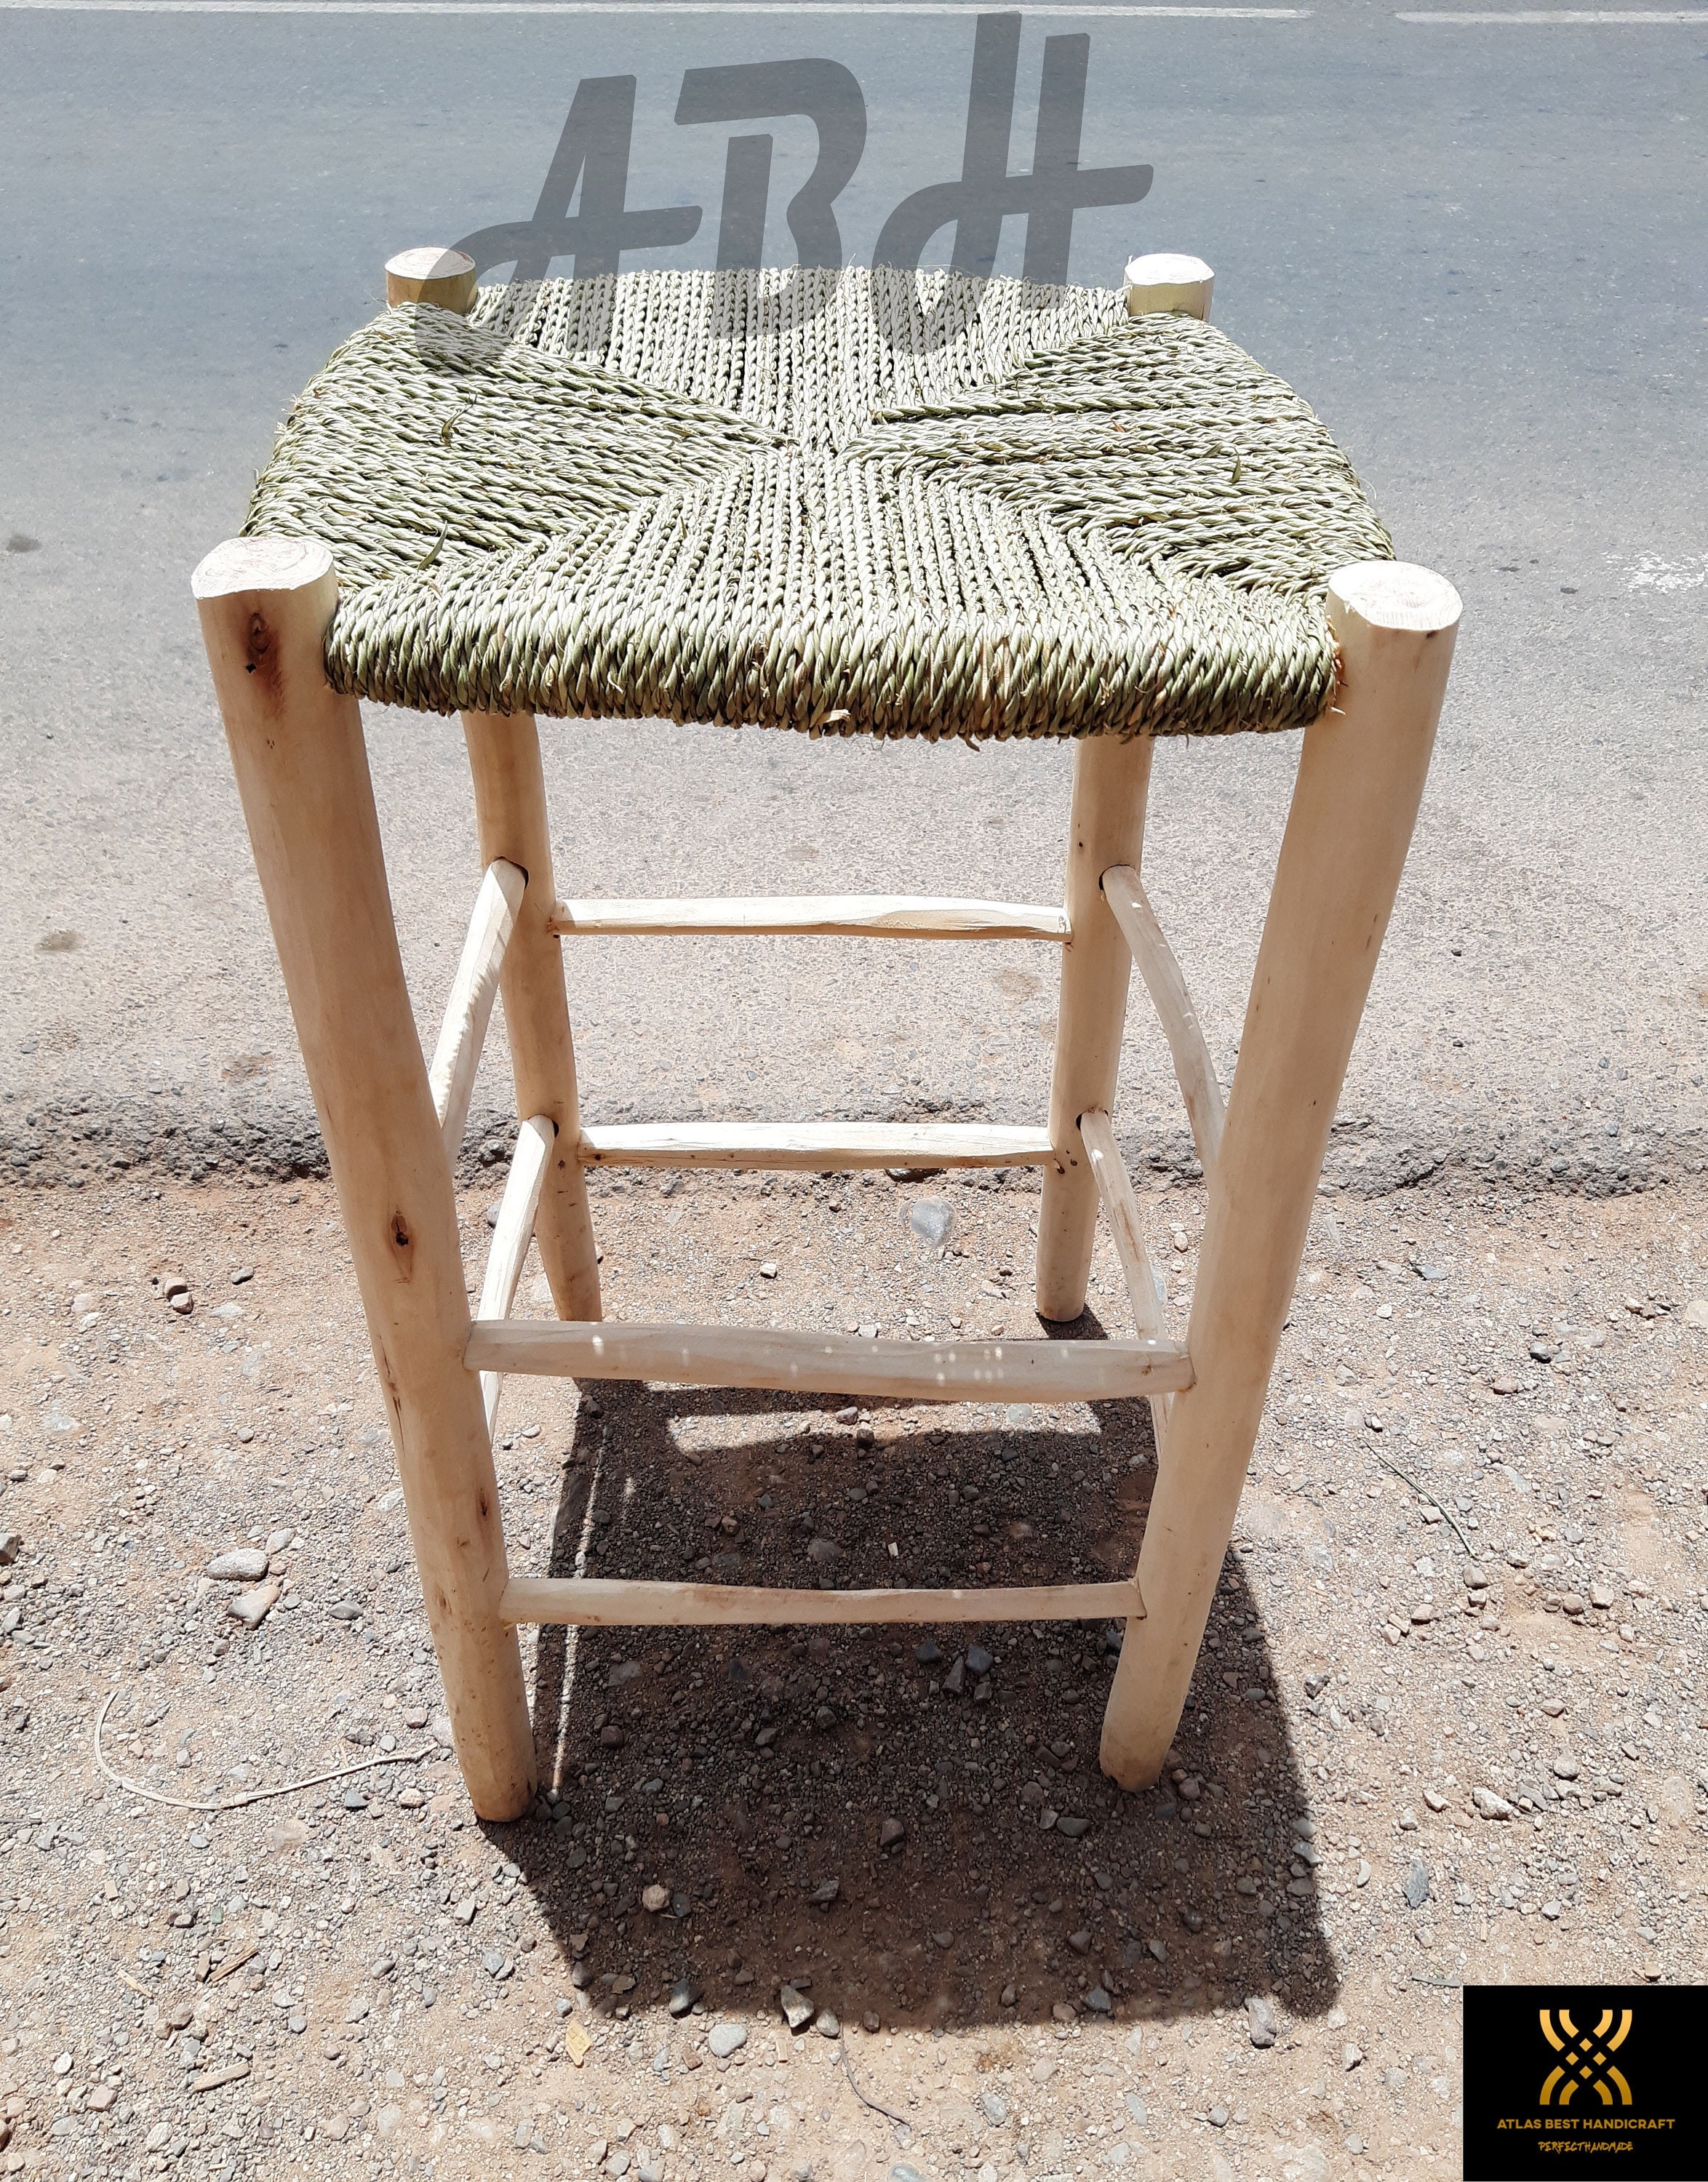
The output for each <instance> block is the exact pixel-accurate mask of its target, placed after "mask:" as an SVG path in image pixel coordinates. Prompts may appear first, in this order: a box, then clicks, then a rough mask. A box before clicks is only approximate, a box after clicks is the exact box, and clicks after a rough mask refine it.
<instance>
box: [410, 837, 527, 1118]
mask: <svg viewBox="0 0 1708 2182" xmlns="http://www.w3.org/2000/svg"><path fill="white" fill-rule="evenodd" d="M527 884H528V874H527V873H526V872H524V871H523V870H522V869H521V868H520V867H519V866H518V865H516V864H509V863H506V862H505V861H504V860H503V859H502V857H500V858H499V859H498V860H497V861H496V862H493V863H491V864H489V865H488V866H487V867H486V873H485V878H483V879H482V880H481V882H480V892H479V893H478V894H476V895H475V897H474V915H473V916H472V917H470V918H469V937H468V938H467V939H465V940H464V941H463V959H462V961H460V962H458V964H457V975H456V977H455V979H454V980H453V981H452V986H451V997H450V999H449V1000H447V1001H446V1004H445V1021H444V1023H443V1025H442V1026H441V1029H440V1032H439V1043H438V1044H437V1045H435V1047H434V1049H433V1061H432V1065H431V1066H430V1068H429V1069H428V1071H427V1082H428V1084H429V1086H430V1088H431V1090H432V1093H433V1110H434V1112H435V1114H437V1116H439V1126H440V1127H441V1130H442V1131H443V1132H444V1135H445V1149H446V1151H447V1152H449V1154H450V1155H451V1157H452V1160H455V1159H456V1157H457V1154H458V1153H459V1152H460V1151H461V1150H462V1149H463V1131H464V1130H465V1129H466V1128H467V1127H468V1126H469V1100H470V1099H472V1098H473V1097H474V1076H475V1072H476V1071H477V1070H478V1069H479V1067H480V1049H481V1047H482V1046H483V1045H484V1044H485V1043H486V1026H487V1024H488V1023H489V1022H491V1017H492V1003H493V1001H494V1000H496V997H497V994H498V972H499V969H500V967H501V966H502V963H503V961H504V950H505V949H506V948H507V946H508V945H509V944H510V934H511V933H512V932H513V930H514V929H515V927H516V912H517V911H518V909H519V908H520V907H521V906H522V895H523V893H524V889H526V887H527Z"/></svg>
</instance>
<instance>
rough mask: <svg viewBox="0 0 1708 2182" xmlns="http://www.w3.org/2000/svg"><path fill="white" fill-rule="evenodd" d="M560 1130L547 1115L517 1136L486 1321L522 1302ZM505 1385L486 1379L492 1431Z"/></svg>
mask: <svg viewBox="0 0 1708 2182" xmlns="http://www.w3.org/2000/svg"><path fill="white" fill-rule="evenodd" d="M556 1140H557V1130H556V1129H555V1128H554V1127H553V1126H552V1122H551V1121H549V1120H548V1119H547V1117H546V1116H545V1115H544V1114H535V1116H534V1117H533V1119H532V1120H531V1121H524V1123H523V1124H522V1127H521V1128H520V1130H519V1131H518V1133H517V1137H516V1149H515V1151H514V1153H513V1155H512V1157H511V1160H510V1172H509V1174H508V1176H507V1177H506V1179H505V1183H504V1194H503V1196H502V1198H501V1199H499V1201H498V1224H497V1226H496V1227H495V1228H494V1229H493V1230H492V1247H491V1249H490V1250H488V1252H487V1253H486V1277H485V1280H484V1281H482V1282H481V1284H480V1310H479V1311H478V1312H477V1313H476V1316H477V1318H480V1319H506V1318H508V1317H509V1315H510V1310H511V1306H512V1305H513V1304H514V1302H515V1300H516V1288H517V1283H518V1282H519V1281H520V1279H521V1277H522V1266H523V1263H524V1260H525V1259H526V1258H527V1255H528V1245H529V1243H530V1241H531V1240H532V1239H533V1235H534V1216H535V1214H536V1213H537V1212H538V1211H539V1210H540V1191H541V1185H542V1184H543V1183H544V1182H545V1180H546V1161H547V1160H549V1159H550V1158H551V1156H552V1144H554V1143H555V1142H556ZM503 1383H504V1382H503V1381H502V1379H501V1378H500V1376H499V1375H498V1374H497V1373H496V1371H483V1372H482V1373H481V1374H480V1393H481V1395H482V1397H483V1398H484V1399H485V1404H486V1429H487V1431H488V1432H491V1429H492V1426H493V1422H494V1421H495V1419H496V1416H497V1415H498V1393H499V1389H500V1387H502V1385H503Z"/></svg>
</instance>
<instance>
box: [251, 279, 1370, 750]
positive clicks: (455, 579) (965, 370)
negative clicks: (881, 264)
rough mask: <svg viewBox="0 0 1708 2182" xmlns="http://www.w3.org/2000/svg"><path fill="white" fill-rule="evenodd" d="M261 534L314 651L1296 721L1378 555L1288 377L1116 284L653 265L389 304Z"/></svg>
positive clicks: (419, 699)
mask: <svg viewBox="0 0 1708 2182" xmlns="http://www.w3.org/2000/svg"><path fill="white" fill-rule="evenodd" d="M246 530H247V533H248V534H252V535H258V536H259V535H271V536H275V537H276V536H281V535H282V536H295V537H312V538H318V539H319V540H323V541H324V543H325V544H326V545H327V546H329V547H330V549H331V551H332V553H333V555H334V557H335V561H336V563H337V566H338V569H339V574H340V580H341V599H340V603H339V607H338V612H337V615H336V617H335V620H334V622H333V624H332V627H331V629H330V634H329V637H328V642H327V665H328V672H329V675H330V679H331V681H332V684H333V686H334V687H335V689H339V690H340V691H341V692H344V693H347V694H350V695H357V696H359V697H363V698H368V699H370V700H373V701H377V702H381V703H386V704H393V705H400V706H408V707H411V708H413V709H414V710H418V711H423V712H456V711H471V712H521V711H530V712H539V713H546V714H550V715H556V716H559V717H577V718H585V719H594V718H653V717H663V718H667V719H673V720H679V721H685V722H696V721H697V722H711V723H717V724H718V725H726V726H742V725H756V726H765V727H788V728H799V729H803V730H805V731H806V732H807V733H808V734H826V733H830V734H879V735H923V736H927V737H930V738H937V737H940V736H959V737H966V738H976V737H985V736H992V737H995V738H998V739H1003V738H1006V737H1010V736H1017V735H1018V736H1039V735H1083V734H1094V733H1103V734H1108V733H1113V734H1121V735H1130V734H1140V733H1143V734H1222V733H1226V732H1228V731H1230V730H1234V729H1239V728H1256V729H1273V728H1295V727H1303V726H1304V725H1306V723H1308V722H1309V721H1311V720H1312V719H1313V718H1315V717H1316V716H1317V714H1318V713H1319V712H1321V711H1322V709H1323V705H1324V704H1325V702H1326V701H1327V700H1328V695H1329V693H1330V691H1331V690H1332V689H1333V687H1334V641H1333V639H1332V638H1331V636H1330V634H1329V629H1328V616H1327V612H1326V608H1325V590H1326V584H1327V579H1328V575H1329V573H1330V572H1331V571H1333V570H1334V569H1335V568H1340V567H1343V566H1345V565H1346V564H1348V563H1350V562H1367V561H1371V560H1385V559H1388V558H1389V557H1391V547H1390V545H1389V539H1388V535H1387V533H1386V532H1385V530H1384V529H1383V527H1382V525H1381V523H1379V522H1378V519H1377V518H1376V516H1375V514H1374V513H1373V511H1372V509H1371V507H1370V506H1369V504H1368V502H1367V501H1366V499H1365V498H1364V496H1363V494H1362V493H1361V490H1360V489H1359V485H1358V481H1357V479H1356V477H1355V476H1354V474H1353V473H1352V470H1351V468H1350V464H1349V463H1348V462H1347V460H1346V457H1345V456H1344V455H1343V454H1342V453H1341V451H1340V450H1339V448H1338V447H1337V446H1335V445H1334V441H1333V440H1331V439H1330V438H1329V436H1328V434H1327V433H1326V432H1325V431H1324V430H1323V427H1322V425H1321V424H1319V423H1318V422H1317V418H1315V417H1314V416H1313V414H1312V412H1311V410H1310V409H1309V408H1308V407H1306V404H1305V403H1304V402H1301V401H1300V398H1299V397H1298V396H1297V395H1295V393H1294V392H1293V391H1292V390H1291V389H1290V388H1289V387H1287V386H1285V385H1283V384H1282V382H1281V381H1280V380H1278V379H1274V378H1273V377H1271V376H1270V375H1269V374H1267V373H1266V372H1264V371H1262V369H1261V368H1259V367H1258V366H1257V365H1256V363H1253V362H1252V360H1251V357H1248V356H1246V355H1245V353H1244V352H1243V351H1241V350H1240V349H1239V348H1238V347H1236V346H1234V343H1233V342H1232V341H1228V339H1227V337H1226V336H1225V335H1223V334H1221V333H1219V332H1217V330H1215V329H1214V328H1213V327H1212V326H1210V325H1209V324H1205V323H1203V322H1201V320H1199V319H1197V318H1187V317H1171V316H1164V315H1149V316H1140V317H1133V316H1129V314H1128V313H1127V311H1126V309H1125V307H1124V305H1123V298H1122V296H1121V293H1120V291H1118V290H1113V289H1111V290H1102V289H1091V288H1065V287H1064V288H1056V287H1040V286H1038V285H1034V284H1030V283H1027V282H1024V281H1019V280H990V281H979V280H972V279H968V278H966V277H964V276H962V275H957V274H929V273H928V274H902V273H896V272H892V271H889V270H887V269H877V270H873V271H869V272H868V271H849V272H843V273H840V274H839V273H834V272H803V271H800V270H798V269H797V270H795V271H791V272H788V273H779V272H724V273H703V274H692V273H637V274H623V275H621V276H618V277H614V278H607V279H602V280H585V281H579V282H578V281H569V280H546V281H538V282H532V283H528V284H524V285H517V286H510V287H497V288H490V289H485V290H483V291H480V295H479V296H478V298H477V300H476V302H475V303H474V308H473V310H472V312H471V313H470V315H469V318H466V319H464V318H461V317H458V316H457V315H456V314H454V313H452V312H449V311H445V310H440V309H436V308H435V307H431V306H430V305H410V306H407V307H402V308H399V309H394V310H391V311H388V312H387V313H385V315H384V316H382V317H381V318H378V319H376V320H375V321H374V323H373V324H371V325H369V326H366V327H364V328H363V330H361V331H360V332H359V333H358V334H356V335H354V336H353V337H352V339H351V340H350V341H347V343H346V344H345V346H343V347H342V348H341V349H340V350H339V352H337V354H336V355H335V357H333V358H332V360H331V362H330V363H329V364H328V365H327V366H326V368H324V371H323V372H322V373H321V374H320V375H319V377H318V378H317V379H314V380H313V383H312V384H311V385H309V386H308V389H307V390H305V392H304V393H303V394H302V396H301V398H300V399H299V400H298V401H297V403H296V405H295V407H293V409H292V411H291V415H290V418H288V420H287V422H286V424H285V426H284V428H283V430H282V432H281V434H280V438H279V440H278V443H277V445H276V446H275V448H274V453H273V457H272V459H271V461H270V462H269V464H268V467H267V468H266V469H265V471H264V472H263V474H262V476H261V478H260V479H259V481H258V485H257V487H256V490H255V494H254V497H253V500H252V502H251V506H250V509H249V513H248V518H247V524H246Z"/></svg>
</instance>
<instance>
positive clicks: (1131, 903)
mask: <svg viewBox="0 0 1708 2182" xmlns="http://www.w3.org/2000/svg"><path fill="white" fill-rule="evenodd" d="M1103 898H1104V900H1106V902H1107V903H1108V905H1109V906H1110V908H1111V909H1112V911H1114V912H1115V922H1117V924H1118V925H1119V926H1120V928H1121V932H1122V936H1123V939H1125V940H1126V942H1127V944H1128V947H1129V950H1131V952H1132V955H1133V960H1134V963H1135V964H1136V965H1137V966H1138V971H1139V974H1140V977H1142V978H1143V979H1144V980H1145V991H1146V992H1148V993H1149V994H1150V995H1151V1005H1152V1006H1153V1007H1154V1008H1155V1009H1156V1016H1157V1020H1158V1022H1161V1024H1162V1034H1163V1036H1164V1037H1165V1038H1167V1041H1168V1051H1169V1054H1170V1055H1171V1056H1172V1058H1173V1062H1174V1078H1175V1081H1176V1082H1177V1083H1178V1084H1179V1086H1180V1095H1181V1097H1182V1098H1183V1099H1184V1100H1185V1101H1186V1116H1187V1119H1188V1120H1189V1121H1190V1122H1191V1124H1192V1141H1193V1142H1194V1144H1196V1145H1197V1147H1198V1163H1199V1165H1200V1166H1201V1167H1202V1168H1203V1170H1204V1171H1205V1173H1206V1175H1207V1174H1208V1173H1209V1171H1210V1170H1211V1169H1212V1167H1213V1166H1215V1164H1216V1154H1217V1149H1219V1147H1220V1145H1221V1143H1222V1128H1223V1122H1224V1121H1225V1120H1226V1118H1227V1110H1226V1108H1225V1107H1224V1105H1223V1100H1222V1086H1221V1084H1220V1083H1218V1082H1217V1077H1216V1069H1215V1064H1214V1063H1213V1062H1212V1060H1211V1058H1210V1048H1209V1046H1208V1045H1207V1044H1206V1042H1205V1038H1204V1033H1203V1029H1202V1027H1201V1025H1200V1023H1199V1021H1198V1011H1197V1010H1196V1009H1195V1007H1194V1006H1193V1005H1192V995H1191V994H1190V993H1189V992H1188V991H1187V989H1186V980H1185V978H1184V977H1183V976H1182V974H1181V970H1180V965H1179V964H1178V962H1177V961H1175V959H1174V953H1173V949H1172V948H1171V947H1170V946H1169V944H1168V942H1167V939H1165V938H1164V936H1163V933H1162V926H1161V925H1160V924H1159V923H1158V922H1157V921H1156V911H1155V910H1153V909H1152V908H1151V902H1150V898H1149V896H1148V895H1147V894H1145V889H1144V888H1143V887H1142V886H1141V885H1140V883H1139V874H1138V872H1135V871H1134V869H1133V867H1132V866H1131V865H1130V864H1117V865H1116V866H1115V867H1113V868H1112V870H1110V871H1106V872H1104V874H1103Z"/></svg>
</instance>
